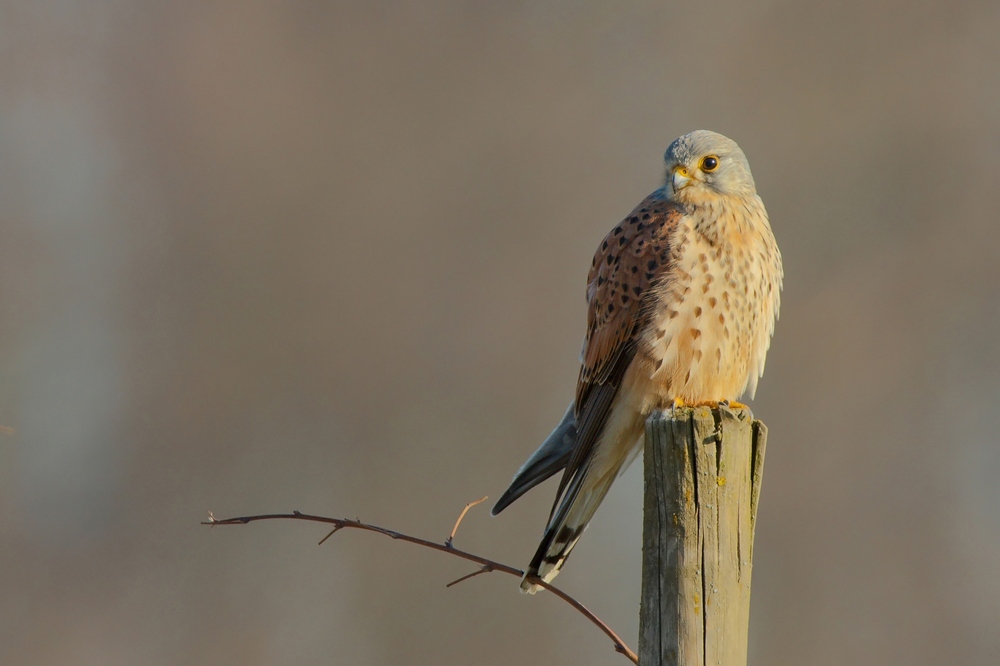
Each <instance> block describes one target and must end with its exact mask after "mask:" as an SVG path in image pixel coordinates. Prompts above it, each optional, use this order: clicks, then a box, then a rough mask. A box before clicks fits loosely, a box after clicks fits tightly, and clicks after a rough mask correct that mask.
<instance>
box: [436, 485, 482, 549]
mask: <svg viewBox="0 0 1000 666" xmlns="http://www.w3.org/2000/svg"><path fill="white" fill-rule="evenodd" d="M486 500H487V497H486V495H483V496H482V497H480V498H479V499H477V500H476V501H475V502H469V503H468V504H466V505H465V508H464V509H462V513H460V514H458V520H456V521H455V526H454V527H453V528H451V534H450V535H449V536H448V538H447V539H445V540H444V545H446V546H448V547H449V548H450V547H451V542H452V541H454V540H455V534H456V533H457V532H458V526H459V525H461V524H462V519H463V518H465V514H467V513H468V512H469V509H471V508H472V507H474V506H476V505H477V504H482V503H483V502H485V501H486Z"/></svg>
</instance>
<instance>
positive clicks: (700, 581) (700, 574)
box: [639, 405, 767, 666]
mask: <svg viewBox="0 0 1000 666" xmlns="http://www.w3.org/2000/svg"><path fill="white" fill-rule="evenodd" d="M766 439H767V428H766V427H765V426H764V424H763V423H761V422H760V421H754V420H753V416H752V415H751V414H750V410H748V409H732V408H730V407H727V406H724V405H720V406H719V408H718V409H716V410H712V409H710V408H709V407H697V408H694V409H691V408H683V409H678V410H675V412H674V413H671V412H663V413H657V414H653V415H652V416H650V417H649V420H648V421H646V448H645V454H644V464H645V473H644V476H645V497H644V501H643V524H642V545H643V555H642V606H641V610H640V614H639V664H640V666H709V665H711V666H745V664H746V661H747V630H748V626H749V622H750V573H751V570H752V566H753V532H754V524H755V522H756V517H757V500H758V498H759V497H760V482H761V473H762V470H763V465H764V445H765V442H766Z"/></svg>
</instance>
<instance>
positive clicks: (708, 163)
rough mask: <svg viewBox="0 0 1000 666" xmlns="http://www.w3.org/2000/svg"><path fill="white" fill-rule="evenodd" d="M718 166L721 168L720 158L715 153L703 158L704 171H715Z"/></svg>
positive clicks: (702, 167) (702, 168)
mask: <svg viewBox="0 0 1000 666" xmlns="http://www.w3.org/2000/svg"><path fill="white" fill-rule="evenodd" d="M717 168H719V158H718V157H716V156H715V155H709V156H708V157H706V158H704V159H702V161H701V170H702V171H715V170H716V169H717Z"/></svg>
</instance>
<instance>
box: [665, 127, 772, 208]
mask: <svg viewBox="0 0 1000 666" xmlns="http://www.w3.org/2000/svg"><path fill="white" fill-rule="evenodd" d="M663 159H664V161H665V162H666V166H667V178H666V180H667V183H666V184H667V188H668V191H669V192H670V193H671V194H672V196H673V198H674V199H676V200H679V201H684V202H686V203H698V202H699V201H701V200H702V199H704V198H705V197H707V196H712V195H719V194H721V195H728V196H753V195H755V194H756V193H757V186H756V185H755V184H754V182H753V175H752V174H751V173H750V164H749V163H748V162H747V158H746V155H744V154H743V151H742V150H740V147H739V146H737V145H736V142H735V141H733V140H732V139H729V138H727V137H724V136H722V135H721V134H716V133H715V132H710V131H708V130H695V131H694V132H691V133H690V134H685V135H684V136H682V137H680V138H678V139H675V140H674V142H673V143H671V144H670V147H668V148H667V152H666V154H665V155H664V156H663Z"/></svg>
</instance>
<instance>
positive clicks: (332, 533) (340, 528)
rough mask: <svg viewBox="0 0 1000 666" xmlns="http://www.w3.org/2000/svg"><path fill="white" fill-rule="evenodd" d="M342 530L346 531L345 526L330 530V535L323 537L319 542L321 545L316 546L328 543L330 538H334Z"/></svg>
mask: <svg viewBox="0 0 1000 666" xmlns="http://www.w3.org/2000/svg"><path fill="white" fill-rule="evenodd" d="M342 529H344V526H343V525H337V526H336V527H334V528H333V529H332V530H330V533H329V534H327V535H326V536H325V537H323V538H322V539H320V540H319V543H318V544H316V545H317V546H322V545H323V543H324V542H325V541H326V540H327V539H329V538H330V537H332V536H333V535H334V534H336V533H337V532H339V531H340V530H342Z"/></svg>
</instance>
